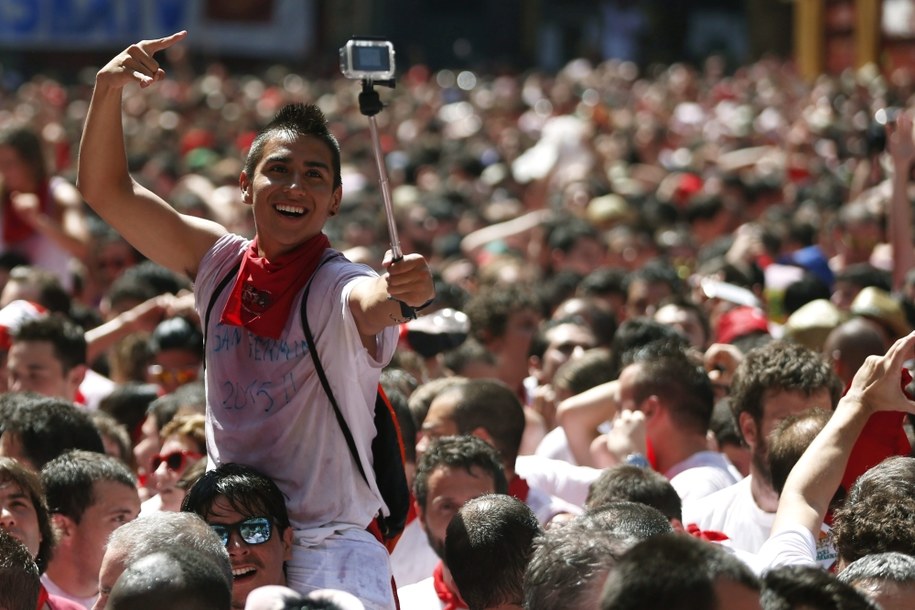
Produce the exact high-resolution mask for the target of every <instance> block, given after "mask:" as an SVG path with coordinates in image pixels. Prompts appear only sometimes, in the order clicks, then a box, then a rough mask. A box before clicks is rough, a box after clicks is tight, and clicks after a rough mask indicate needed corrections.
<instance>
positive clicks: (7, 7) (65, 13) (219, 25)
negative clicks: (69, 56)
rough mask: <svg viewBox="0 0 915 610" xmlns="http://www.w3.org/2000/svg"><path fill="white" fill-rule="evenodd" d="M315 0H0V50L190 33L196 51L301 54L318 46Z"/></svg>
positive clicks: (113, 45) (107, 45)
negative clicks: (315, 44) (185, 31)
mask: <svg viewBox="0 0 915 610" xmlns="http://www.w3.org/2000/svg"><path fill="white" fill-rule="evenodd" d="M315 27H316V8H315V1H314V0H127V1H125V0H0V48H10V49H15V50H42V51H47V50H57V51H65V50H71V49H72V50H80V51H87V50H106V49H120V48H123V47H124V46H126V45H128V44H130V43H132V42H136V41H138V40H142V39H145V38H158V37H160V36H165V35H168V34H171V33H172V32H176V31H178V30H188V32H189V33H190V36H189V37H188V39H187V42H186V44H187V45H188V46H189V47H190V48H192V49H194V50H197V51H200V52H204V53H214V54H232V55H238V56H249V57H274V58H275V57H278V56H281V57H288V58H291V59H292V58H295V59H300V58H304V57H307V56H308V55H309V54H310V53H311V52H312V50H313V46H314V41H315Z"/></svg>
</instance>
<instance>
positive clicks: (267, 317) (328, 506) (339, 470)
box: [78, 32, 434, 608]
mask: <svg viewBox="0 0 915 610" xmlns="http://www.w3.org/2000/svg"><path fill="white" fill-rule="evenodd" d="M186 35H187V34H186V33H185V32H179V33H176V34H173V35H171V36H168V37H165V38H160V39H156V40H145V41H142V42H139V43H137V44H134V45H131V46H130V47H128V48H127V49H126V50H125V51H123V52H122V53H120V54H119V55H118V56H117V57H115V58H114V59H113V60H112V61H111V62H109V63H108V64H107V65H106V66H105V67H104V68H102V69H101V70H100V71H99V73H98V75H97V76H96V85H95V90H94V92H93V97H92V101H91V103H90V107H89V113H88V116H87V119H86V125H85V129H84V131H83V139H82V143H81V145H80V166H79V175H78V178H79V179H78V184H79V188H80V190H81V191H82V194H83V196H84V197H85V199H86V200H87V201H88V202H89V204H90V205H91V206H92V207H93V208H94V209H95V211H96V212H98V213H99V214H100V215H101V216H102V217H103V218H104V219H105V220H106V222H108V223H109V224H110V225H111V226H113V227H114V228H115V229H116V230H117V231H119V232H120V233H121V234H122V235H124V237H125V238H126V239H127V240H128V241H129V242H131V244H133V246H134V247H136V248H137V249H138V250H140V251H141V252H142V253H144V254H145V255H146V256H148V257H149V258H150V259H152V260H154V261H155V262H157V263H159V264H161V265H163V266H165V267H167V268H169V269H172V270H173V271H176V272H181V273H184V274H186V275H188V276H189V277H191V278H192V279H194V282H195V296H196V299H197V310H198V313H199V314H200V318H201V320H202V321H203V323H204V333H205V337H206V339H207V341H206V355H205V361H206V387H207V393H208V396H207V445H208V455H209V458H210V460H211V462H212V463H213V464H215V465H217V466H218V465H219V464H223V463H227V462H243V463H246V464H248V465H251V466H253V467H255V468H257V469H259V470H261V471H262V472H263V473H264V474H266V475H267V476H269V477H270V478H271V479H273V480H274V481H276V482H277V484H278V485H279V487H280V489H281V490H282V491H283V493H284V494H285V495H286V496H287V498H288V506H289V516H290V520H291V522H292V527H293V530H294V540H295V544H294V547H293V557H292V560H291V561H290V562H289V563H288V565H287V577H288V580H289V584H290V586H291V587H293V588H295V589H296V590H298V591H299V592H301V593H307V592H308V591H311V590H314V589H319V588H338V589H346V590H350V591H353V592H354V593H357V595H358V596H359V597H360V598H361V599H362V600H363V602H364V603H365V604H366V607H368V608H391V607H393V606H394V598H393V591H392V588H391V583H390V567H389V563H388V556H387V550H386V549H385V548H384V547H383V546H382V545H381V544H380V543H379V542H378V541H377V540H375V538H374V537H373V536H372V535H371V534H369V533H368V532H367V531H366V528H367V527H368V526H369V524H370V523H371V522H372V521H373V519H374V518H375V516H376V515H377V514H378V512H379V510H382V509H386V507H385V506H384V503H383V501H382V499H381V495H380V493H379V492H378V489H377V486H376V485H375V482H374V480H370V481H369V483H368V484H366V482H365V481H364V480H363V479H362V477H361V475H360V474H359V471H358V469H357V468H356V464H354V463H353V459H352V458H350V457H349V456H350V452H349V450H348V448H347V445H346V442H345V440H344V437H343V435H342V434H341V432H340V425H339V423H338V422H337V420H336V419H335V417H334V413H333V410H332V408H331V405H330V402H329V400H328V398H327V395H326V393H325V390H324V388H323V387H322V386H321V384H320V383H319V382H318V378H317V375H315V374H314V371H315V369H314V364H313V354H314V353H315V352H316V353H317V354H318V355H319V356H320V360H321V361H322V363H323V368H324V369H325V370H326V371H328V377H329V384H330V387H331V389H332V391H333V393H334V395H335V397H336V401H337V402H338V404H339V405H340V406H341V410H342V412H343V416H344V418H345V420H346V423H347V425H348V427H349V428H350V430H351V432H352V435H353V437H354V439H355V443H356V447H357V449H358V454H359V456H360V459H361V461H362V465H363V469H364V470H365V472H372V466H371V462H370V458H371V441H372V438H373V437H374V435H375V428H374V422H373V411H374V404H375V395H376V388H377V385H378V379H379V376H380V373H381V369H382V368H383V367H384V366H385V364H387V362H388V361H389V360H390V358H391V356H392V354H393V351H394V347H395V345H396V343H397V329H398V325H399V324H400V323H402V322H404V321H405V319H404V317H403V314H402V311H401V303H405V304H406V305H409V306H411V307H418V306H420V305H422V304H424V303H426V302H427V301H428V300H429V299H431V298H432V297H433V295H434V287H433V283H432V276H431V273H430V271H429V267H428V264H427V263H426V260H425V259H424V258H423V257H422V256H419V255H412V254H408V255H406V256H405V257H403V258H402V259H401V260H398V261H393V262H390V261H388V262H386V267H387V269H386V272H385V273H384V274H383V275H378V274H377V273H375V272H374V271H373V270H372V269H371V268H369V267H366V266H363V265H358V264H354V263H351V262H349V261H348V260H346V259H345V258H344V257H343V256H342V255H341V254H340V253H339V252H336V251H334V250H332V249H331V248H330V244H329V242H328V240H327V237H326V236H325V235H324V234H323V233H322V229H323V227H324V223H325V222H326V221H327V219H328V218H329V217H331V216H333V215H335V214H336V213H337V212H338V211H339V208H340V200H341V198H342V195H343V191H342V186H341V178H340V149H339V146H338V144H337V141H336V139H335V138H334V137H333V135H332V134H331V133H330V132H329V131H328V128H327V121H326V119H325V117H324V115H323V114H322V113H321V111H320V110H319V109H318V108H317V107H315V106H305V105H291V106H287V107H285V108H283V109H282V110H281V111H280V112H279V113H278V115H277V117H276V118H275V119H274V121H272V122H271V123H270V124H269V125H268V126H267V127H266V128H265V129H264V130H263V131H262V132H261V133H260V135H258V137H257V138H256V139H255V141H254V142H253V144H252V145H251V148H250V151H249V153H248V156H247V159H246V161H245V166H244V169H243V171H242V172H241V175H240V176H239V187H240V189H241V193H242V200H243V202H244V203H245V204H246V205H250V206H251V207H252V209H253V213H254V221H255V226H256V236H255V238H254V239H253V240H248V239H246V238H244V237H242V236H239V235H233V234H230V233H228V232H227V231H226V229H225V227H223V226H221V225H219V224H217V223H214V222H211V221H209V220H204V219H200V218H195V217H192V216H187V215H183V214H180V213H178V212H177V211H176V210H175V209H174V208H173V207H172V206H171V205H169V204H168V203H167V202H166V201H164V200H163V199H161V198H160V197H159V196H157V195H156V194H154V193H152V192H151V191H149V190H147V189H145V188H143V187H141V186H140V185H139V184H137V183H136V182H134V181H133V179H132V178H131V177H130V175H129V173H128V170H127V161H126V159H127V155H126V152H125V146H124V132H123V129H122V125H121V120H122V117H121V101H122V91H123V89H124V88H125V86H127V85H132V84H139V85H140V87H141V88H145V87H148V86H150V85H153V84H155V83H157V82H158V81H161V80H163V79H164V78H165V73H164V71H163V70H162V69H161V68H160V67H159V64H158V63H157V62H156V60H155V59H154V55H155V53H156V52H158V51H162V50H164V49H166V48H168V47H171V46H173V45H175V44H177V43H178V42H180V41H181V40H183V39H184V38H185V36H186ZM226 278H228V279H227V280H226V284H225V285H224V286H220V283H221V282H222V281H223V280H224V279H226ZM311 280H313V282H312V285H311V290H310V296H308V297H307V301H306V307H305V311H306V313H307V318H308V320H309V326H310V327H311V328H312V330H313V333H314V339H315V340H314V344H313V345H311V344H310V343H311V342H310V341H308V340H306V338H305V333H304V331H303V325H302V323H301V315H300V311H301V305H302V301H303V300H304V299H305V291H306V287H307V286H308V285H309V282H310V281H311ZM398 301H399V302H398ZM208 314H209V315H208ZM352 565H361V566H375V567H376V568H377V569H374V570H358V571H356V570H352V569H348V568H349V567H350V566H352ZM367 573H369V574H374V575H376V577H375V578H373V579H368V578H365V575H366V574H367Z"/></svg>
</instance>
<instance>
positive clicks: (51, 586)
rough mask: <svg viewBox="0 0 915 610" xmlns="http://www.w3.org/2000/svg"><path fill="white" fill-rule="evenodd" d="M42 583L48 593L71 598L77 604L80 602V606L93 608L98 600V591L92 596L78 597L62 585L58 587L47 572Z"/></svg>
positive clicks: (42, 576) (42, 578) (42, 577)
mask: <svg viewBox="0 0 915 610" xmlns="http://www.w3.org/2000/svg"><path fill="white" fill-rule="evenodd" d="M41 584H43V585H44V588H45V589H47V591H48V595H53V596H55V597H60V598H63V599H66V600H69V601H71V602H73V603H75V604H79V605H80V606H84V607H86V608H91V607H92V606H94V605H95V602H96V600H97V599H98V593H96V594H95V595H93V596H92V597H76V596H73V595H70V594H69V593H67V592H66V591H64V590H63V589H61V588H60V587H58V586H57V583H55V582H54V581H53V580H51V577H50V576H48V575H47V574H42V575H41Z"/></svg>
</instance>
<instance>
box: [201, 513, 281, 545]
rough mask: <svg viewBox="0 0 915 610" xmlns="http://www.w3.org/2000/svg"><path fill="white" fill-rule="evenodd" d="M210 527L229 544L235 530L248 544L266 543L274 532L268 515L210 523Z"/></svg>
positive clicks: (223, 541) (225, 543)
mask: <svg viewBox="0 0 915 610" xmlns="http://www.w3.org/2000/svg"><path fill="white" fill-rule="evenodd" d="M210 528H211V529H212V530H213V531H214V532H216V534H217V535H218V536H219V539H220V540H222V543H223V544H224V545H227V546H228V544H229V538H230V536H231V534H232V532H233V531H235V532H238V535H239V536H240V537H241V539H242V540H244V541H245V542H246V543H247V544H264V543H265V542H267V541H268V540H270V535H271V533H272V532H273V526H272V524H271V522H270V519H268V518H267V517H249V518H248V519H245V520H244V521H239V522H238V523H210Z"/></svg>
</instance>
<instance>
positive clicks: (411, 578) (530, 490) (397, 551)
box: [391, 457, 582, 605]
mask: <svg viewBox="0 0 915 610" xmlns="http://www.w3.org/2000/svg"><path fill="white" fill-rule="evenodd" d="M518 459H519V460H520V459H521V458H520V457H519V458H518ZM546 461H548V462H552V461H555V460H546ZM509 493H510V494H511V495H513V496H515V497H516V498H518V499H519V500H521V501H522V502H524V503H525V504H527V505H528V506H529V507H530V509H531V510H532V511H533V512H534V514H535V515H536V516H537V520H538V521H540V523H541V524H542V525H546V524H547V523H549V522H550V520H552V519H553V517H555V516H556V515H558V514H560V513H571V514H573V515H579V514H581V512H582V509H581V507H579V506H577V505H575V504H572V503H570V502H566V501H565V500H562V499H561V498H557V497H555V496H552V495H550V494H548V493H546V492H545V491H543V490H542V489H538V488H536V487H533V486H531V485H530V484H529V483H528V481H527V480H526V479H524V478H522V477H520V476H516V477H515V478H514V479H513V480H512V482H511V484H510V486H509ZM439 561H440V559H439V557H438V555H436V554H435V551H433V550H432V547H431V546H430V545H429V539H428V537H427V536H426V532H425V530H423V528H422V525H420V523H419V519H414V520H412V521H410V522H409V523H407V526H406V527H405V528H404V531H403V534H402V535H401V537H400V540H399V541H398V542H397V546H396V547H394V551H393V552H392V553H391V566H392V569H393V571H394V581H395V582H396V583H397V587H398V589H397V590H398V592H399V591H400V588H401V587H405V586H407V585H412V584H415V583H418V582H420V581H422V580H424V579H427V578H429V577H430V575H431V574H432V571H433V570H434V569H435V566H436V564H438V563H439ZM402 602H403V600H401V605H402Z"/></svg>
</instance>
